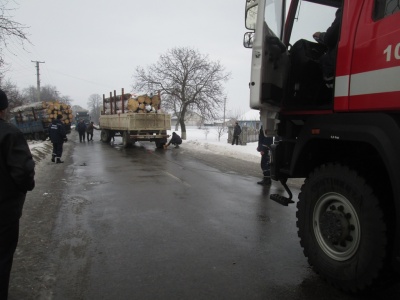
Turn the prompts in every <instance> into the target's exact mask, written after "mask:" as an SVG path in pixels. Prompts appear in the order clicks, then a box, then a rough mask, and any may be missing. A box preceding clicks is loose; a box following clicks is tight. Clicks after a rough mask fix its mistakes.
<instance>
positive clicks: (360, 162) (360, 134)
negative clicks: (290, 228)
mask: <svg viewBox="0 0 400 300" xmlns="http://www.w3.org/2000/svg"><path fill="white" fill-rule="evenodd" d="M315 129H317V131H315ZM313 133H319V134H313ZM298 140H299V142H298V143H296V145H295V147H294V150H293V156H292V157H293V159H292V161H291V164H290V175H291V177H307V176H308V174H309V173H310V172H311V171H312V170H313V169H315V168H316V167H318V166H319V165H322V164H325V163H330V162H333V163H334V162H340V163H344V164H346V165H348V166H349V167H351V168H353V169H354V170H357V172H359V173H360V174H361V175H363V176H364V177H365V178H366V180H367V181H368V182H370V183H371V185H372V186H377V184H379V186H380V187H383V188H380V189H376V192H377V196H378V197H379V199H380V201H381V202H382V204H383V205H384V206H385V211H386V213H387V217H388V218H389V220H390V222H391V224H393V225H394V226H393V228H391V232H390V234H391V235H392V236H393V239H392V240H393V242H394V244H393V247H392V249H393V252H392V253H393V255H392V260H393V264H392V265H393V266H394V268H395V270H396V271H397V272H400V155H399V153H400V126H399V120H396V118H395V117H393V116H391V115H389V114H383V113H367V114H361V113H360V114H332V115H328V116H326V115H325V116H322V117H320V116H318V117H313V118H310V119H309V120H308V121H307V123H306V124H305V126H303V128H302V131H301V132H300V134H299V138H298ZM387 199H389V200H387ZM384 200H387V201H384Z"/></svg>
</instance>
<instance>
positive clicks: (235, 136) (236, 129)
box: [232, 122, 242, 145]
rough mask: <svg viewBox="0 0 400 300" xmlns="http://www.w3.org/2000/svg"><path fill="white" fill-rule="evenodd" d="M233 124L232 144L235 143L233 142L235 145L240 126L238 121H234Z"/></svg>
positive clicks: (240, 131) (240, 130) (240, 129)
mask: <svg viewBox="0 0 400 300" xmlns="http://www.w3.org/2000/svg"><path fill="white" fill-rule="evenodd" d="M235 124H236V125H235V128H234V129H233V138H232V145H233V144H235V142H236V145H238V144H239V135H240V134H241V133H242V128H240V126H239V123H238V122H236V123H235Z"/></svg>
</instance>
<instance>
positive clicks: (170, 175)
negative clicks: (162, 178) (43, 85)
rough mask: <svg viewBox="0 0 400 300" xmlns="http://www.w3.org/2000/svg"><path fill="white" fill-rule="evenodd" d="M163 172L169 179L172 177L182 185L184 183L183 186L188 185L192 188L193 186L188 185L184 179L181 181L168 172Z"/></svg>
mask: <svg viewBox="0 0 400 300" xmlns="http://www.w3.org/2000/svg"><path fill="white" fill-rule="evenodd" d="M162 172H163V173H165V174H167V175H168V176H169V177H172V178H173V179H175V180H176V181H179V182H180V183H183V184H184V185H186V186H187V187H191V185H190V184H189V183H187V182H186V181H183V180H182V179H180V178H178V177H176V176H174V175H172V174H171V173H169V172H166V171H162Z"/></svg>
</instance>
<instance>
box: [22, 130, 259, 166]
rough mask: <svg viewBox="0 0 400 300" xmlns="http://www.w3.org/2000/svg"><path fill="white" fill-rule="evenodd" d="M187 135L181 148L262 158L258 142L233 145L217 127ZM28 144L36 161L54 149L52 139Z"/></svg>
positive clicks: (226, 135) (237, 156)
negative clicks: (258, 150)
mask: <svg viewBox="0 0 400 300" xmlns="http://www.w3.org/2000/svg"><path fill="white" fill-rule="evenodd" d="M172 132H173V131H172V130H171V131H168V134H169V135H172ZM176 133H177V134H179V135H181V132H180V130H178V131H176ZM186 137H187V139H186V140H184V141H183V142H182V145H181V146H180V147H181V148H185V149H190V150H192V151H201V152H211V153H214V154H220V155H224V156H227V157H232V158H236V159H241V160H246V161H251V162H257V163H258V162H260V160H261V157H260V154H259V153H258V152H257V150H256V149H257V143H248V144H247V145H245V146H241V145H238V146H236V145H234V146H232V145H231V144H229V143H228V133H227V132H225V133H224V134H223V135H222V136H221V138H220V140H218V131H217V128H216V127H205V128H202V129H198V128H197V127H187V128H186ZM99 143H100V141H99ZM28 144H29V148H30V149H31V152H32V155H33V157H34V159H35V161H36V162H37V161H40V160H42V159H43V158H44V157H45V156H46V155H47V154H50V153H51V151H52V145H51V143H50V141H44V142H39V141H28ZM170 149H173V147H170Z"/></svg>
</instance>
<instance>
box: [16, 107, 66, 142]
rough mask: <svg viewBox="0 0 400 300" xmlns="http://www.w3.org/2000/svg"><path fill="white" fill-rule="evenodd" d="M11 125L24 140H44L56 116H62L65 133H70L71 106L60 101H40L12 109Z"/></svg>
mask: <svg viewBox="0 0 400 300" xmlns="http://www.w3.org/2000/svg"><path fill="white" fill-rule="evenodd" d="M10 113H11V114H12V118H11V123H13V124H14V125H15V126H17V127H18V129H19V130H21V131H22V133H23V134H24V136H25V138H26V139H29V140H43V141H44V140H46V139H47V137H48V128H49V126H50V124H51V121H52V120H53V119H56V118H57V116H58V115H62V116H63V120H62V122H63V123H64V125H65V129H66V131H67V133H70V132H71V121H72V110H71V106H70V105H68V104H66V103H63V102H60V101H42V102H34V103H29V104H26V105H22V106H18V107H14V108H13V109H11V110H10Z"/></svg>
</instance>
